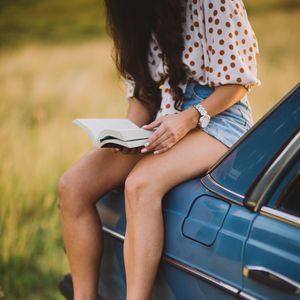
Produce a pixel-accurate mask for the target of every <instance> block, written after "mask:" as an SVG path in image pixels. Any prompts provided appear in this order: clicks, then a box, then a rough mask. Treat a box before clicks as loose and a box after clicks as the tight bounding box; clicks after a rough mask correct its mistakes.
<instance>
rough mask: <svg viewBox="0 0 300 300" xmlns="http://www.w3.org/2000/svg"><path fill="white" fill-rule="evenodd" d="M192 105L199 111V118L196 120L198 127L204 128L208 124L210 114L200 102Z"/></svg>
mask: <svg viewBox="0 0 300 300" xmlns="http://www.w3.org/2000/svg"><path fill="white" fill-rule="evenodd" d="M193 106H194V107H195V108H196V109H197V110H198V112H199V113H200V118H199V121H198V124H197V125H198V126H199V127H200V128H205V127H206V126H207V125H208V123H209V121H210V115H209V114H208V113H207V111H206V109H205V108H204V107H203V106H202V105H201V104H200V103H198V104H194V105H193Z"/></svg>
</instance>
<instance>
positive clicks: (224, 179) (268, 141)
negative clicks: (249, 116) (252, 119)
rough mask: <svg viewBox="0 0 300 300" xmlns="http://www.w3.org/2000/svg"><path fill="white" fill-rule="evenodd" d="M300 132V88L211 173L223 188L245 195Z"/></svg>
mask: <svg viewBox="0 0 300 300" xmlns="http://www.w3.org/2000/svg"><path fill="white" fill-rule="evenodd" d="M299 129H300V86H298V88H297V89H296V90H294V91H293V92H292V93H291V94H290V95H289V96H288V97H287V99H285V101H283V102H281V104H280V105H279V106H277V108H276V109H275V110H273V111H272V113H271V114H269V115H268V116H267V117H265V118H264V119H263V121H262V122H260V124H259V125H258V127H256V128H255V130H254V131H252V132H251V133H250V134H249V135H248V137H247V138H246V139H245V140H244V141H243V142H242V143H241V144H240V145H239V146H238V147H237V148H236V149H235V150H234V151H233V152H231V153H230V154H229V156H227V157H226V158H225V159H224V160H223V161H221V163H220V164H218V165H216V166H215V167H214V168H213V170H212V171H211V172H210V174H211V176H212V177H213V179H214V180H215V181H216V182H217V183H219V184H221V185H222V186H223V187H225V188H227V189H229V190H231V191H234V192H235V193H238V194H240V195H245V194H246V193H247V191H248V190H249V188H250V186H251V185H252V184H253V183H254V181H255V180H256V179H257V178H258V176H259V174H261V172H262V171H263V170H265V169H266V168H267V167H268V166H269V164H270V163H272V161H273V160H274V158H275V157H277V155H278V153H279V152H281V151H282V149H283V148H284V147H285V145H286V144H287V143H288V142H289V141H290V139H291V138H292V137H293V136H294V135H295V134H296V133H297V132H298V131H299Z"/></svg>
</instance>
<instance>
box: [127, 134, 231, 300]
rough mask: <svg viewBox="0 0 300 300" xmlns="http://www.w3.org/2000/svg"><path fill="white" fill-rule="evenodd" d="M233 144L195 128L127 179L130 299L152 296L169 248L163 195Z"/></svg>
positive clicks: (139, 165) (143, 299)
mask: <svg viewBox="0 0 300 300" xmlns="http://www.w3.org/2000/svg"><path fill="white" fill-rule="evenodd" d="M227 150H228V148H227V147H226V146H225V145H223V144H222V143H221V142H220V141H218V140H216V139H215V138H213V137H211V136H209V135H208V134H206V133H205V132H203V131H201V130H199V129H196V130H192V131H191V132H189V133H188V135H187V136H185V137H184V138H183V139H182V140H180V141H179V142H178V143H177V144H176V145H174V146H173V147H172V148H171V149H169V150H168V151H167V152H164V153H162V154H159V155H149V156H146V157H144V158H143V159H142V160H140V161H139V162H138V163H137V164H136V165H135V167H134V168H133V170H132V171H131V172H130V174H129V176H128V177H127V179H126V182H125V199H126V216H127V229H126V237H125V245H124V256H125V267H126V280H127V300H146V299H149V298H150V295H151V289H152V286H153V283H154V279H155V275H156V272H157V268H158V264H159V261H160V257H161V254H162V249H163V232H164V230H163V218H162V209H161V200H162V198H163V196H164V195H165V194H166V193H167V192H168V191H169V190H170V189H171V188H172V187H174V186H175V185H177V184H179V183H181V182H183V181H185V180H188V179H191V178H194V177H196V176H198V175H200V174H203V173H204V172H205V171H206V170H207V169H208V168H209V167H210V166H211V165H212V164H213V163H214V162H215V161H216V160H217V159H218V158H220V156H221V155H223V154H224V153H225V152H226V151H227Z"/></svg>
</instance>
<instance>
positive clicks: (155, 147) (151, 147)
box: [146, 132, 172, 152]
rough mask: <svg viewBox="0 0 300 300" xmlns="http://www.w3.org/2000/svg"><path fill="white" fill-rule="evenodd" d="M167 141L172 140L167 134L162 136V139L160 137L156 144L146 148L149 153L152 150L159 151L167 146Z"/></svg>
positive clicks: (153, 143)
mask: <svg viewBox="0 0 300 300" xmlns="http://www.w3.org/2000/svg"><path fill="white" fill-rule="evenodd" d="M167 140H170V141H171V140H172V139H171V136H170V135H168V133H167V132H165V133H164V134H162V135H161V136H160V137H158V138H157V139H156V140H155V141H154V142H152V143H151V144H150V145H149V146H147V147H146V149H147V151H148V152H149V151H152V150H158V149H159V148H162V146H163V145H164V144H165V142H166V141H167Z"/></svg>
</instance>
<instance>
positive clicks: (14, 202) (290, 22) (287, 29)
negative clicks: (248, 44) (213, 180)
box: [0, 0, 300, 300]
mask: <svg viewBox="0 0 300 300" xmlns="http://www.w3.org/2000/svg"><path fill="white" fill-rule="evenodd" d="M248 2H249V15H250V20H251V23H252V25H253V27H254V29H255V31H256V34H257V36H258V41H259V45H260V51H261V53H260V58H259V78H260V80H261V81H262V86H261V87H258V88H255V89H254V90H253V91H252V92H251V94H250V101H251V104H252V107H253V110H254V118H255V120H257V119H258V118H260V117H261V116H262V115H263V114H264V113H265V112H266V111H267V110H268V109H269V108H270V107H271V106H272V105H274V103H276V102H277V101H278V100H279V99H280V98H281V97H282V96H283V95H284V94H285V93H286V92H287V91H288V90H289V89H290V88H292V87H293V86H294V85H295V84H296V83H297V82H298V81H299V78H300V76H299V75H300V62H299V57H298V53H299V49H300V41H299V39H298V33H299V30H300V24H299V18H300V10H299V9H298V8H297V6H293V5H294V4H293V5H290V6H288V7H287V8H286V9H283V8H282V6H281V5H282V1H276V0H266V1H264V2H263V4H261V5H260V6H259V4H258V3H259V2H258V1H257V0H253V1H250V0H249V1H248ZM3 3H4V4H5V5H6V9H8V11H6V12H5V13H3V11H2V12H1V13H0V14H2V16H3V15H5V18H4V19H5V20H6V21H3V20H4V19H1V21H0V25H1V31H0V33H1V36H2V37H3V39H2V41H4V40H5V41H6V45H5V47H3V48H2V50H1V52H0V95H1V100H0V141H1V147H0V155H1V158H2V159H1V163H0V206H1V210H0V298H1V290H2V292H3V293H4V294H5V295H6V296H7V297H8V299H13V300H14V299H31V300H35V299H36V300H38V299H61V297H60V296H59V295H58V292H57V289H56V286H57V282H58V279H59V277H60V275H61V274H62V273H64V272H66V271H67V270H68V266H67V262H66V258H65V256H64V252H63V242H62V237H61V232H60V223H59V217H58V208H57V191H56V183H57V179H58V177H59V175H60V174H62V173H63V171H64V170H66V169H67V168H68V166H70V165H71V164H72V163H73V162H74V161H76V160H77V159H79V158H80V157H81V156H82V155H83V153H84V152H86V151H87V150H88V149H90V148H91V144H90V141H89V139H88V138H87V136H86V135H85V134H84V133H83V132H82V131H81V130H80V129H78V128H77V127H76V126H75V125H73V124H71V120H72V119H74V118H77V117H122V116H124V115H125V112H126V105H127V103H126V100H125V96H124V87H123V85H122V84H121V82H120V81H119V79H118V76H117V74H116V72H115V69H114V66H113V63H112V60H111V56H110V51H111V42H110V40H109V39H108V38H107V37H106V36H105V35H103V33H101V32H103V24H104V23H103V24H102V25H101V24H100V25H99V24H98V23H97V22H96V25H95V20H96V19H97V16H98V15H97V14H98V13H99V14H101V10H99V12H98V13H96V12H92V11H91V8H92V7H93V3H94V4H95V2H90V3H89V2H87V3H88V4H86V7H85V6H84V1H81V0H80V1H79V0H78V1H75V2H74V3H77V6H76V5H75V6H76V7H77V8H76V9H77V11H78V15H77V14H75V8H74V14H75V16H76V17H74V18H75V19H76V20H77V21H76V22H77V23H76V24H77V25H76V26H77V28H78V32H79V33H78V32H77V31H76V28H72V29H68V28H67V27H68V26H69V22H66V24H65V25H61V30H62V31H63V32H62V33H61V35H57V36H56V37H57V39H56V38H54V42H53V40H52V39H44V38H40V37H39V35H40V34H41V32H43V31H42V30H41V31H39V26H40V29H41V28H44V29H45V28H46V29H47V28H50V27H51V26H52V27H51V28H53V32H56V30H58V29H59V28H60V26H57V23H55V22H58V24H59V18H61V20H64V18H63V17H61V15H63V14H58V15H55V13H54V12H55V11H56V10H57V7H59V4H58V3H61V5H64V6H63V7H64V9H63V10H62V11H64V10H66V9H65V6H66V5H67V4H63V3H62V2H58V1H56V0H55V1H53V2H51V3H52V4H49V1H45V3H48V4H47V5H49V6H48V7H47V6H43V5H42V4H41V3H42V2H41V1H33V0H32V1H21V0H19V1H18V3H19V6H15V7H13V6H9V4H8V3H9V2H8V1H3V2H2V5H4V4H3ZM245 3H246V4H247V2H246V1H245ZM289 3H290V4H291V3H294V2H293V1H290V2H289ZM26 5H27V8H26ZM55 5H56V6H55ZM53 7H55V9H54V8H53ZM84 7H85V9H84ZM268 7H269V8H270V9H268ZM22 8H24V9H25V8H26V9H27V11H29V12H32V11H35V12H36V14H37V15H39V14H42V12H43V11H44V13H45V14H46V15H47V17H46V18H45V20H44V21H45V24H46V23H47V24H46V25H45V24H44V25H43V26H44V27H43V26H41V25H39V24H40V23H38V22H42V21H43V18H40V19H39V18H37V19H35V20H34V19H30V18H29V19H28V17H27V18H26V17H25V16H23V19H22V18H21V19H20V20H18V21H16V22H15V24H17V25H18V26H19V24H21V25H22V24H23V25H22V26H24V27H26V26H27V27H26V28H27V29H26V28H25V29H26V30H25V29H24V32H25V33H26V32H28V31H30V28H32V30H31V31H30V33H29V34H28V35H26V34H24V32H23V31H22V32H18V30H16V28H17V27H18V26H17V25H16V26H15V27H16V28H13V26H12V24H13V20H9V13H8V12H9V11H10V12H11V15H14V14H15V15H19V14H20V11H21V10H22ZM271 8H272V9H271ZM49 11H50V12H51V13H49ZM51 14H52V18H51V16H50V15H51ZM69 14H70V12H69ZM0 17H1V15H0ZM46 19H47V20H48V21H47V22H46ZM53 19H54V21H55V22H54V21H53ZM71 21H72V20H71ZM71 21H70V22H71ZM1 22H2V23H1ZM22 22H23V23H22ZM53 22H54V23H55V24H56V25H55V26H54V25H53ZM29 23H30V24H29ZM84 24H85V25H84ZM21 25H20V26H19V27H22V26H21ZM47 26H48V27H47ZM64 26H65V27H64ZM74 26H75V23H74ZM97 26H99V27H97ZM8 28H10V29H11V33H10V34H7V33H6V31H7V30H8ZM86 28H90V31H89V32H90V34H89V35H88V36H85V35H84V32H86V30H87V29H86ZM95 28H98V29H95ZM44 29H43V30H44ZM72 30H73V31H72ZM97 30H98V31H97ZM68 32H71V33H70V36H71V37H72V38H70V39H68V38H66V41H63V39H62V37H65V36H67V33H68ZM95 32H96V33H97V34H98V33H99V34H100V33H101V34H102V38H101V39H97V38H96V37H95ZM3 33H4V34H3ZM18 36H19V37H20V41H16V37H18ZM83 36H84V38H83ZM58 41H59V42H58ZM75 41H76V42H75Z"/></svg>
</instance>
